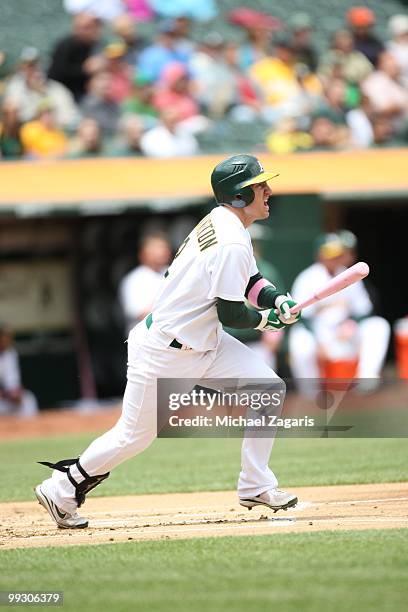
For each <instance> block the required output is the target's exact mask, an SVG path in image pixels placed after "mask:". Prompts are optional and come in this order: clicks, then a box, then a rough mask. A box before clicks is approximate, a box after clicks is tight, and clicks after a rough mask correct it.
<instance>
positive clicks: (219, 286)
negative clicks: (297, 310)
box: [153, 206, 258, 351]
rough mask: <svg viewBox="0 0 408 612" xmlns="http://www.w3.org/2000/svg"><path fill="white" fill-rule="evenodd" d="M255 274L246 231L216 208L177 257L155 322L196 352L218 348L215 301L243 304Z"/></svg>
mask: <svg viewBox="0 0 408 612" xmlns="http://www.w3.org/2000/svg"><path fill="white" fill-rule="evenodd" d="M257 272H258V269H257V266H256V263H255V259H254V254H253V250H252V243H251V238H250V235H249V233H248V231H247V230H246V229H245V227H244V226H243V224H242V223H241V221H240V220H239V218H238V217H237V216H236V215H235V214H234V213H233V212H231V211H230V210H228V209H227V208H225V207H221V206H220V207H217V208H214V209H213V210H212V211H211V212H210V213H209V214H208V215H207V216H206V217H204V219H202V220H201V221H200V223H199V224H198V225H197V226H196V227H195V228H194V229H193V231H192V232H191V233H190V234H189V235H188V236H187V238H186V239H185V240H184V242H183V243H182V245H181V246H180V248H179V250H178V252H177V253H176V255H175V258H174V260H173V262H172V264H171V266H170V268H169V269H168V273H167V276H166V278H165V280H164V281H163V284H162V286H161V290H160V291H159V293H158V295H157V298H156V301H155V304H154V306H153V321H154V323H155V324H156V325H158V326H159V328H160V329H161V330H162V331H163V332H165V333H167V334H169V336H171V337H174V338H176V339H177V340H178V342H180V343H182V344H185V345H187V346H189V347H191V348H193V349H194V350H196V351H208V350H211V349H214V348H215V347H216V346H217V344H218V341H219V336H220V331H221V329H222V326H221V323H220V322H219V320H218V316H217V309H216V298H223V299H225V300H230V301H239V302H240V301H243V300H244V293H245V289H246V287H247V285H248V282H249V279H250V277H251V276H253V275H254V274H257Z"/></svg>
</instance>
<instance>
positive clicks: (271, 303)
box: [245, 272, 300, 325]
mask: <svg viewBox="0 0 408 612" xmlns="http://www.w3.org/2000/svg"><path fill="white" fill-rule="evenodd" d="M245 297H246V298H247V300H248V301H249V302H250V303H251V304H252V305H253V306H255V307H256V308H261V309H276V313H277V316H278V318H279V319H280V320H281V321H282V323H284V324H285V325H291V324H292V323H296V321H298V320H299V317H300V313H296V314H294V315H292V314H290V312H289V311H290V309H291V308H292V306H295V305H296V303H297V302H296V301H295V300H293V299H292V298H291V296H290V295H289V294H287V295H282V293H281V292H280V291H278V290H277V289H276V287H275V285H273V284H272V283H271V282H269V281H268V280H267V279H266V278H264V277H263V276H262V274H261V273H260V272H257V273H256V274H254V275H253V276H251V278H250V279H249V283H248V285H247V288H246V290H245Z"/></svg>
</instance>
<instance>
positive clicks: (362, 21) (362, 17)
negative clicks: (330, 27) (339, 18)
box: [346, 6, 375, 27]
mask: <svg viewBox="0 0 408 612" xmlns="http://www.w3.org/2000/svg"><path fill="white" fill-rule="evenodd" d="M346 17H347V21H348V22H349V23H350V24H351V25H353V26H357V27H359V26H360V27H364V26H371V25H374V23H375V13H374V11H372V10H371V9H369V8H367V7H366V6H353V8H351V9H350V10H349V11H347V13H346Z"/></svg>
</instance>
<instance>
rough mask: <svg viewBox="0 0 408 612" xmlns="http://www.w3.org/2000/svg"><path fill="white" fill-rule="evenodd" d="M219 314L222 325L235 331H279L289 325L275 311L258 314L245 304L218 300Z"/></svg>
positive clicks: (270, 310)
mask: <svg viewBox="0 0 408 612" xmlns="http://www.w3.org/2000/svg"><path fill="white" fill-rule="evenodd" d="M217 314H218V319H219V321H220V323H222V325H225V326H226V327H232V328H233V329H258V330H260V331H267V330H269V331H278V330H279V329H283V328H284V327H285V326H286V325H287V324H286V323H284V322H283V321H282V320H280V319H279V316H278V315H277V314H276V312H275V309H274V308H272V309H269V310H264V311H262V312H257V311H256V310H251V309H250V308H247V307H246V306H245V304H244V302H235V301H230V300H225V299H223V298H218V299H217Z"/></svg>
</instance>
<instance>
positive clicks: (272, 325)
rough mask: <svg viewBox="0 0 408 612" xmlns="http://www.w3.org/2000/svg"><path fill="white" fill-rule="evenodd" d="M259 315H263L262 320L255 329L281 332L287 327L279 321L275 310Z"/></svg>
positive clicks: (262, 312) (263, 311) (265, 311)
mask: <svg viewBox="0 0 408 612" xmlns="http://www.w3.org/2000/svg"><path fill="white" fill-rule="evenodd" d="M259 314H260V315H261V317H262V319H261V322H260V323H259V325H258V326H257V327H255V329H259V330H260V331H279V330H280V329H283V328H284V327H285V323H282V321H281V320H280V319H279V317H278V315H277V314H276V312H275V310H274V308H271V309H270V310H262V311H259Z"/></svg>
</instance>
